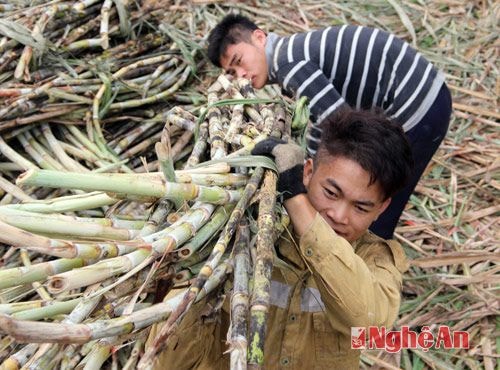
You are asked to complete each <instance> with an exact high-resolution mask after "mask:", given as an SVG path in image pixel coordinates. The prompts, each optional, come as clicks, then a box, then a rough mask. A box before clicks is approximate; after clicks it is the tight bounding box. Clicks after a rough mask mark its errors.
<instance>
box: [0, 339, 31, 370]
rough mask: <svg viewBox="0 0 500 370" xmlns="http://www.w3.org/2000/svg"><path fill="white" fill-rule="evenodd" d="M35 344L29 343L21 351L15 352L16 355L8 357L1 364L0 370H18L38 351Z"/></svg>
mask: <svg viewBox="0 0 500 370" xmlns="http://www.w3.org/2000/svg"><path fill="white" fill-rule="evenodd" d="M38 346H39V345H38V344H37V343H30V344H28V345H26V346H24V347H23V348H22V349H20V350H19V351H17V352H16V353H14V354H12V355H11V356H9V357H8V358H7V359H6V360H5V361H4V362H2V364H1V365H0V369H2V370H18V369H20V368H21V367H22V366H23V365H24V364H25V363H26V362H28V359H29V358H30V357H31V356H33V354H34V353H35V352H36V350H37V349H38Z"/></svg>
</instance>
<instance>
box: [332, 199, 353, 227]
mask: <svg viewBox="0 0 500 370" xmlns="http://www.w3.org/2000/svg"><path fill="white" fill-rule="evenodd" d="M327 214H328V217H330V218H331V219H332V220H333V221H334V222H335V223H337V224H339V225H346V224H347V223H348V220H349V207H348V206H347V205H346V204H343V203H336V204H335V205H334V206H333V207H331V208H330V209H329V210H328V212H327Z"/></svg>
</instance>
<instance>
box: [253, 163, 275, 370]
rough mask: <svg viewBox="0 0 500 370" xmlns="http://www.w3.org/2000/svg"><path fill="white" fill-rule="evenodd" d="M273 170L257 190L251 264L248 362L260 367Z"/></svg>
mask: <svg viewBox="0 0 500 370" xmlns="http://www.w3.org/2000/svg"><path fill="white" fill-rule="evenodd" d="M276 180H277V176H276V173H274V172H272V171H270V170H267V171H266V174H265V176H264V181H263V185H262V187H261V193H260V203H259V216H258V220H257V224H258V228H259V231H258V233H257V260H256V261H255V266H254V281H253V291H252V297H251V300H250V335H249V340H250V347H249V351H248V365H249V367H251V368H252V369H254V368H255V369H261V368H262V366H263V365H264V343H265V339H266V328H267V317H268V312H269V291H270V288H271V283H270V279H271V273H272V269H273V250H274V243H273V235H274V230H273V228H274V208H275V205H276Z"/></svg>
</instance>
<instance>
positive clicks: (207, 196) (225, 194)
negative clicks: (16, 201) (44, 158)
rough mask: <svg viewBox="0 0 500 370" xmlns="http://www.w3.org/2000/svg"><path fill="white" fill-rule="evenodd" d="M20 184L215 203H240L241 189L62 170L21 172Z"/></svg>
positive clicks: (18, 182) (136, 175) (18, 181)
mask: <svg viewBox="0 0 500 370" xmlns="http://www.w3.org/2000/svg"><path fill="white" fill-rule="evenodd" d="M16 183H17V184H18V185H36V186H45V187H52V188H70V189H80V190H87V191H93V190H99V191H107V192H111V193H115V194H127V195H132V196H147V197H156V198H163V197H165V198H169V199H184V200H198V201H202V202H209V203H214V204H225V203H228V202H236V201H238V199H239V198H240V196H241V191H238V190H226V189H222V188H219V187H207V186H202V185H195V184H177V183H173V182H163V181H153V180H152V179H150V178H146V179H145V178H144V176H142V175H138V174H134V175H129V174H93V173H86V174H82V173H75V172H58V171H49V170H30V171H27V172H25V173H23V174H21V175H20V176H19V177H18V179H17V181H16Z"/></svg>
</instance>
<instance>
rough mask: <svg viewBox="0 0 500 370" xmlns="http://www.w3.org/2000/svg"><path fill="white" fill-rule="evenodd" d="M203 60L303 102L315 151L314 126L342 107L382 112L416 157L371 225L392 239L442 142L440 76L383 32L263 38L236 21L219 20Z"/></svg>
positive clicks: (348, 29)
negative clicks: (399, 129)
mask: <svg viewBox="0 0 500 370" xmlns="http://www.w3.org/2000/svg"><path fill="white" fill-rule="evenodd" d="M208 56H209V58H210V60H211V61H212V62H213V63H214V64H215V65H217V66H218V67H222V68H224V70H226V71H227V72H229V73H231V74H233V75H235V76H238V77H244V78H247V79H249V80H251V81H252V84H253V86H254V87H255V88H261V87H263V86H264V85H265V84H266V83H278V84H280V85H281V87H282V88H283V89H284V90H286V91H287V92H289V93H292V94H296V95H297V96H306V97H308V98H309V108H310V111H311V116H312V119H313V120H314V124H313V125H312V127H311V128H310V130H309V133H308V135H307V150H308V154H309V155H310V156H312V155H314V153H315V152H316V150H317V147H318V142H319V137H320V134H321V130H320V129H319V124H320V123H321V122H322V121H323V120H324V119H325V118H326V117H327V116H328V115H330V114H331V113H332V112H335V111H336V110H338V109H339V108H341V107H343V106H346V105H348V106H351V107H353V108H356V109H372V108H380V109H382V110H383V111H384V112H385V114H387V116H388V117H390V118H391V120H393V121H394V122H396V123H398V124H399V125H400V126H401V127H402V128H403V130H404V131H405V133H406V135H407V137H408V139H409V141H410V145H411V148H412V152H413V156H414V158H415V168H414V171H413V173H412V177H411V179H410V181H409V182H408V184H407V186H406V187H405V188H404V189H402V190H401V191H400V192H399V193H398V194H397V195H396V196H395V197H393V199H392V202H391V204H390V205H389V207H388V208H387V210H386V211H385V212H384V213H383V214H382V215H381V216H380V217H379V219H378V220H377V221H376V222H375V223H374V224H373V225H371V227H370V229H371V230H372V231H373V232H374V233H375V234H377V235H379V236H381V237H383V238H385V239H389V238H392V235H393V232H394V229H395V227H396V225H397V222H398V220H399V218H400V216H401V213H402V212H403V209H404V207H405V205H406V203H407V201H408V199H409V197H410V195H411V194H412V192H413V190H414V189H415V186H416V185H417V183H418V181H419V179H420V177H421V176H422V173H423V172H424V170H425V168H426V166H427V164H428V163H429V162H430V160H431V158H432V156H433V155H434V153H435V152H436V150H437V149H438V147H439V144H440V143H441V141H442V140H443V139H444V136H445V135H446V131H447V130H448V124H449V120H450V114H451V96H450V93H449V91H448V88H447V87H446V84H445V83H444V77H443V74H442V73H441V72H439V71H438V70H436V69H435V68H434V67H433V66H432V64H431V63H429V62H428V61H427V60H426V59H425V58H424V57H423V56H422V55H421V54H420V53H418V52H417V51H416V50H414V49H413V48H412V47H410V46H409V45H408V44H407V43H406V42H404V41H403V40H400V39H398V38H397V37H395V36H394V35H392V34H389V33H387V32H384V31H382V30H378V29H373V28H369V27H361V26H354V25H344V26H332V27H328V28H326V29H324V30H318V31H311V32H307V33H300V34H294V35H291V36H288V37H281V36H278V35H277V34H274V33H269V34H266V33H265V32H264V31H263V30H261V29H260V28H258V27H257V25H255V23H253V22H252V21H250V20H249V19H248V18H245V17H243V16H240V15H228V16H226V17H225V18H224V19H223V20H222V21H221V22H220V23H219V24H218V25H217V26H216V27H215V28H214V29H213V30H212V32H211V33H210V36H209V46H208Z"/></svg>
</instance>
